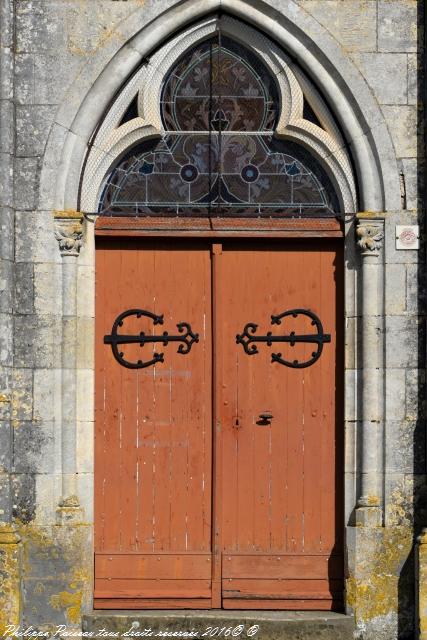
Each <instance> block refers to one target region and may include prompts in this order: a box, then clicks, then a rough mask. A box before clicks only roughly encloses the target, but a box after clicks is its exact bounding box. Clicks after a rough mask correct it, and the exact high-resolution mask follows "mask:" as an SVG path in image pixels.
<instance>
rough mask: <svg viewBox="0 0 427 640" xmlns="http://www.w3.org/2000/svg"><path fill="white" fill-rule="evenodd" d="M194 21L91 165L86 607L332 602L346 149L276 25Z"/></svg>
mask: <svg viewBox="0 0 427 640" xmlns="http://www.w3.org/2000/svg"><path fill="white" fill-rule="evenodd" d="M201 34H203V37H201ZM190 35H191V37H192V38H193V40H194V44H193V46H191V47H186V52H185V53H184V54H182V53H181V52H182V50H183V46H182V45H183V43H182V41H180V38H181V36H179V37H177V38H176V39H175V41H172V42H170V43H168V44H167V45H165V50H163V51H160V52H158V53H157V54H156V55H157V60H154V61H152V63H151V64H149V65H147V68H143V69H142V70H141V71H140V73H139V74H136V76H135V77H134V78H133V80H132V81H131V85H128V86H127V87H126V88H125V90H124V91H123V92H122V94H121V95H120V96H119V97H118V99H117V101H116V103H115V105H114V106H113V108H112V110H111V114H110V116H109V118H107V119H106V121H105V122H104V123H103V124H102V125H101V127H100V130H99V132H98V140H97V142H98V143H95V144H94V145H93V147H92V149H91V152H90V155H89V157H88V162H87V169H86V172H85V180H86V183H87V184H89V183H90V184H92V185H93V184H97V185H98V186H97V188H96V189H86V191H85V193H86V198H87V206H89V205H90V203H92V210H96V211H97V212H98V214H99V217H98V220H97V250H96V255H97V257H96V273H97V282H96V288H97V308H96V439H95V596H94V602H95V607H97V608H131V609H132V608H196V607H198V608H210V607H213V608H218V607H221V606H222V607H224V608H245V609H248V608H269V609H280V608H281V609H302V608H306V609H331V608H332V609H340V608H341V607H342V606H343V578H344V576H343V533H342V532H343V521H342V520H343V515H342V511H343V507H342V496H343V490H342V483H343V474H342V471H343V469H342V454H343V446H342V440H343V432H342V428H343V427H342V397H341V396H342V388H341V381H342V333H343V332H342V326H341V317H342V304H343V301H342V297H343V291H342V289H343V287H342V272H343V269H342V229H341V222H340V220H341V218H342V215H343V214H344V213H346V212H349V211H354V210H355V189H354V184H353V181H352V177H351V167H350V162H349V158H348V157H347V155H346V153H345V151H344V150H343V145H342V140H341V137H340V133H339V130H338V129H337V127H336V126H335V124H334V121H333V118H332V116H331V114H330V113H329V111H328V109H327V107H326V105H325V104H324V102H323V100H322V98H321V96H320V95H319V94H318V93H317V92H316V90H315V88H314V87H313V86H312V85H311V84H310V83H309V82H308V80H307V79H306V78H305V76H304V74H303V73H302V72H301V71H299V70H298V69H297V68H295V67H294V66H292V68H291V64H290V61H289V60H288V59H287V58H286V56H285V55H284V54H283V52H281V51H280V50H279V49H278V48H276V47H275V45H274V44H273V43H270V42H269V41H267V40H266V39H265V38H264V37H263V36H261V35H260V34H258V32H256V31H255V30H253V29H251V28H249V27H246V26H244V25H241V24H239V23H237V22H236V21H235V20H233V19H230V18H227V17H225V16H223V17H221V18H212V19H210V20H208V21H206V22H205V23H204V24H203V25H200V26H199V27H197V28H195V29H193V30H192V33H191V34H190ZM245 40H247V42H250V43H251V44H250V46H247V45H245V44H244V41H245ZM177 51H179V52H180V55H179V56H177V55H176V52H177ZM176 60H177V61H176ZM172 61H174V63H173V64H172ZM162 65H163V68H164V73H161V70H162ZM149 82H151V84H149V86H150V91H148V84H147V83H149ZM153 96H154V97H155V99H154V98H153Z"/></svg>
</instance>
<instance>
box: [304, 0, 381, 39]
mask: <svg viewBox="0 0 427 640" xmlns="http://www.w3.org/2000/svg"><path fill="white" fill-rule="evenodd" d="M298 4H299V5H300V6H301V7H303V8H304V9H305V10H306V11H308V12H309V13H311V14H312V15H313V16H314V17H315V18H316V20H318V21H319V22H320V23H321V24H322V25H323V26H325V27H326V28H327V29H328V31H330V32H331V33H332V34H333V36H334V37H335V38H336V39H337V40H338V42H339V43H340V44H342V45H343V47H344V48H345V49H346V50H347V51H375V50H376V45H377V31H376V27H377V7H376V2H375V0H355V1H352V3H351V5H352V6H351V11H349V7H348V3H347V2H342V1H341V0H326V2H325V0H298Z"/></svg>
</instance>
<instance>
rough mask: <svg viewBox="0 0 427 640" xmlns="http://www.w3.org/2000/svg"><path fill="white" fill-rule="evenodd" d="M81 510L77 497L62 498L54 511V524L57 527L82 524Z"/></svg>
mask: <svg viewBox="0 0 427 640" xmlns="http://www.w3.org/2000/svg"><path fill="white" fill-rule="evenodd" d="M83 515H84V514H83V509H82V507H81V506H80V503H79V499H78V497H77V496H75V495H73V496H69V497H68V498H63V499H62V500H61V502H60V503H59V505H58V507H57V509H56V522H57V524H59V525H64V524H78V523H80V522H83Z"/></svg>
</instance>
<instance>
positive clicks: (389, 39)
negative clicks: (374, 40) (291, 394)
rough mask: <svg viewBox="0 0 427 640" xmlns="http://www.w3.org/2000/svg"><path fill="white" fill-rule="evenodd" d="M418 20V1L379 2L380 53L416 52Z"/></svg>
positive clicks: (389, 0)
mask: <svg viewBox="0 0 427 640" xmlns="http://www.w3.org/2000/svg"><path fill="white" fill-rule="evenodd" d="M417 19H418V17H417V0H379V2H378V49H379V51H408V52H413V51H416V50H417V34H418V30H417Z"/></svg>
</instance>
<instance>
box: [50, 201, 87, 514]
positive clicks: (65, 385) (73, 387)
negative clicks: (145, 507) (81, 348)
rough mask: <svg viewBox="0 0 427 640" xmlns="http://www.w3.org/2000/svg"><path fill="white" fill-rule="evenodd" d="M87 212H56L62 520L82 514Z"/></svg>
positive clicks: (60, 505) (58, 511) (59, 512)
mask: <svg viewBox="0 0 427 640" xmlns="http://www.w3.org/2000/svg"><path fill="white" fill-rule="evenodd" d="M82 220H83V216H82V214H81V213H79V212H78V211H56V212H55V235H56V239H57V240H58V243H59V250H60V252H61V256H62V363H61V366H62V388H61V403H62V432H61V452H62V496H61V500H60V503H59V506H58V510H57V513H58V519H59V521H60V522H62V521H64V520H65V521H67V520H74V519H76V518H77V519H78V518H79V517H80V512H81V509H80V503H79V498H78V495H77V493H78V492H77V465H76V434H77V420H76V393H77V370H76V369H77V362H76V354H77V339H78V336H77V259H78V256H79V252H80V248H81V245H82V237H83V226H82Z"/></svg>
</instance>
